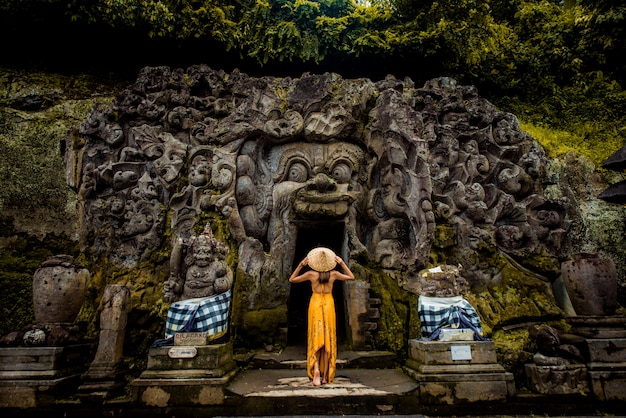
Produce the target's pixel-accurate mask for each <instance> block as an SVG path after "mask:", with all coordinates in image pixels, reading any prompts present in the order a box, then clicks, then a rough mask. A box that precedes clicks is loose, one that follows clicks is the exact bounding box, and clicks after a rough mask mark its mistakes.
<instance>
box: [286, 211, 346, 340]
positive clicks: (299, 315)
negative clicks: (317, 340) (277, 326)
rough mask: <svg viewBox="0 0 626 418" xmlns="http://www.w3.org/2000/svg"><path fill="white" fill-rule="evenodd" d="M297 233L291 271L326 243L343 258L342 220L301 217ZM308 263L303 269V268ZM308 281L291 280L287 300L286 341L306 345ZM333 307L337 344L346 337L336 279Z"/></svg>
mask: <svg viewBox="0 0 626 418" xmlns="http://www.w3.org/2000/svg"><path fill="white" fill-rule="evenodd" d="M297 226H298V236H297V239H296V251H295V256H294V259H293V265H292V271H293V270H294V269H295V268H296V267H297V265H298V263H299V262H300V261H301V260H302V259H303V258H304V257H306V255H307V254H308V252H309V251H311V250H312V249H313V248H315V247H319V246H323V247H328V248H330V249H331V250H333V251H334V252H335V254H337V255H339V256H340V257H342V258H344V260H345V257H344V254H343V251H342V248H344V247H345V244H346V243H345V242H344V240H345V224H344V222H343V221H316V222H309V221H300V222H297ZM306 269H307V267H305V269H303V270H302V271H303V272H304V271H306ZM311 292H312V290H311V283H309V282H306V283H294V284H292V285H291V289H290V292H289V302H288V312H287V315H288V331H287V345H290V346H302V347H306V341H307V313H308V308H309V299H310V297H311ZM333 298H334V299H335V311H336V312H337V345H338V346H339V345H341V344H344V343H345V341H346V314H345V302H344V292H343V283H342V282H335V285H334V286H333Z"/></svg>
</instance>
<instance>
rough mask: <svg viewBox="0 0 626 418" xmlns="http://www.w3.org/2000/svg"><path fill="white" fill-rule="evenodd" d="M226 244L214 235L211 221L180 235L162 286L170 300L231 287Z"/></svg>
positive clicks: (223, 290)
mask: <svg viewBox="0 0 626 418" xmlns="http://www.w3.org/2000/svg"><path fill="white" fill-rule="evenodd" d="M227 254H228V247H226V245H224V243H223V242H221V241H219V240H217V239H215V237H214V236H213V231H212V230H211V226H210V225H208V224H207V225H206V227H205V228H204V231H203V232H202V233H201V234H199V235H197V236H192V237H191V238H189V239H182V238H179V239H178V240H177V241H176V243H175V244H174V248H173V249H172V254H171V257H170V278H169V279H168V280H167V282H166V283H165V286H164V290H163V292H164V294H165V300H166V301H167V302H169V303H172V302H178V301H181V300H187V299H193V298H204V297H207V296H213V295H218V294H221V293H224V292H226V291H227V290H229V289H230V288H231V287H232V284H233V272H232V270H231V269H230V268H229V267H228V265H227V264H226V261H225V259H226V255H227Z"/></svg>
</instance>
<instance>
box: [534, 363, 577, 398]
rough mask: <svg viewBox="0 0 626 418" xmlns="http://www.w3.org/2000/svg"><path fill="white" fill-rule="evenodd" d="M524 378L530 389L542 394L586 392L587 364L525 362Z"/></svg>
mask: <svg viewBox="0 0 626 418" xmlns="http://www.w3.org/2000/svg"><path fill="white" fill-rule="evenodd" d="M525 368H526V378H527V380H528V386H529V387H530V389H532V390H533V391H535V392H537V393H542V394H544V395H576V394H581V393H584V394H588V393H589V383H588V378H587V366H585V365H584V364H563V365H558V366H541V365H537V364H526V365H525Z"/></svg>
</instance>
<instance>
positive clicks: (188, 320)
mask: <svg viewBox="0 0 626 418" xmlns="http://www.w3.org/2000/svg"><path fill="white" fill-rule="evenodd" d="M231 296H232V291H231V290H228V291H227V292H224V293H221V294H219V295H215V296H209V297H206V298H195V299H187V300H181V301H179V302H174V303H172V304H171V305H170V309H169V310H168V311H167V323H166V326H165V338H172V337H174V333H176V332H206V333H208V335H209V339H211V337H213V338H216V337H219V336H221V335H223V334H224V333H225V332H226V330H227V329H228V313H229V308H230V300H231Z"/></svg>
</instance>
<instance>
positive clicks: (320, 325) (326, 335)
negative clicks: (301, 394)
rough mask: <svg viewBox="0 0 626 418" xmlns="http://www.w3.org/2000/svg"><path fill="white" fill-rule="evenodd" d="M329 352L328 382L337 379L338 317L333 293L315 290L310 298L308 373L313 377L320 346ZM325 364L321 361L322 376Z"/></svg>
mask: <svg viewBox="0 0 626 418" xmlns="http://www.w3.org/2000/svg"><path fill="white" fill-rule="evenodd" d="M322 347H324V350H326V352H327V353H328V361H329V362H330V364H329V368H328V376H327V381H328V383H332V382H333V380H334V379H335V371H336V368H337V318H336V313H335V300H334V299H333V295H332V293H316V292H313V294H312V295H311V299H310V300H309V314H308V331H307V373H308V375H309V377H310V378H311V379H313V371H314V370H315V353H317V352H318V351H319V349H320V348H322ZM325 368H326V365H325V364H322V363H321V362H320V377H321V376H322V375H323V374H324V370H325Z"/></svg>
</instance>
